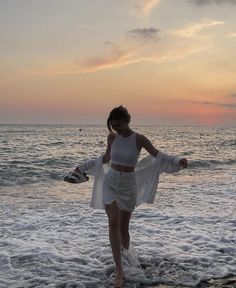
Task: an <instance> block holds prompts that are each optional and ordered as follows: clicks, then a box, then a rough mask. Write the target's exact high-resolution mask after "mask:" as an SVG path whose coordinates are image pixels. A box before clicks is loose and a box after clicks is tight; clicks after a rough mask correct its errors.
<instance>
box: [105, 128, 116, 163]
mask: <svg viewBox="0 0 236 288" xmlns="http://www.w3.org/2000/svg"><path fill="white" fill-rule="evenodd" d="M114 137H115V135H114V134H112V133H110V134H109V135H108V136H107V150H106V152H105V154H104V156H103V159H102V163H103V164H105V163H107V162H109V161H110V160H111V156H110V153H111V144H112V142H113V140H114Z"/></svg>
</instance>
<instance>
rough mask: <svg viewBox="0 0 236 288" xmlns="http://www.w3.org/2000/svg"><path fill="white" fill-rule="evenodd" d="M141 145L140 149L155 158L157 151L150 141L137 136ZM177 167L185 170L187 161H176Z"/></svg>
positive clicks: (183, 159)
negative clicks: (143, 149)
mask: <svg viewBox="0 0 236 288" xmlns="http://www.w3.org/2000/svg"><path fill="white" fill-rule="evenodd" d="M139 136H140V139H141V143H142V146H141V148H142V147H144V148H145V149H146V150H147V152H148V153H149V154H151V155H152V156H153V157H155V158H156V156H157V154H158V150H157V149H156V148H155V147H154V146H153V145H152V143H151V141H150V140H149V139H148V138H146V137H145V136H144V135H139ZM178 165H179V166H181V167H182V168H186V167H187V166H188V160H187V159H186V158H181V159H179V161H178Z"/></svg>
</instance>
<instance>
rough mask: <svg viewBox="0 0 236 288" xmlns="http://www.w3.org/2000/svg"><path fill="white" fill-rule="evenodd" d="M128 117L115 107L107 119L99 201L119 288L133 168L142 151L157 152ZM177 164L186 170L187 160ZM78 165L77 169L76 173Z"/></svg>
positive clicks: (132, 203) (130, 209)
mask: <svg viewBox="0 0 236 288" xmlns="http://www.w3.org/2000/svg"><path fill="white" fill-rule="evenodd" d="M130 120H131V117H130V115H129V113H128V111H127V109H126V108H124V107H123V106H119V107H116V108H114V109H113V110H112V111H111V112H110V115H109V117H108V119H107V127H108V129H109V131H110V134H109V135H108V137H107V149H106V152H105V154H104V155H103V158H102V162H103V164H104V163H108V162H110V163H111V164H110V169H109V171H108V172H107V173H106V174H105V176H104V179H103V186H102V198H103V203H104V206H105V210H106V214H107V216H108V223H109V239H110V244H111V248H112V254H113V258H114V262H115V267H116V277H115V280H114V286H115V287H122V285H123V278H124V272H123V268H122V264H121V250H122V249H127V250H128V249H129V244H130V235H129V222H130V218H131V214H132V212H133V210H134V208H135V206H136V200H137V185H136V177H135V172H134V170H135V166H136V164H137V161H138V157H139V154H140V151H141V149H142V148H145V149H146V150H147V152H148V153H149V154H150V155H152V156H153V157H154V158H156V157H157V155H158V153H159V152H158V150H157V149H156V148H155V147H154V146H153V145H152V143H151V142H150V141H149V140H148V139H147V138H146V137H145V136H144V135H141V134H138V133H135V132H134V131H133V130H132V129H131V128H130V127H129V123H130ZM178 165H179V166H182V168H185V167H187V160H186V159H185V158H182V159H180V160H178ZM79 168H80V166H78V168H77V171H78V170H79Z"/></svg>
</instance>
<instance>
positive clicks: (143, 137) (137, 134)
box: [135, 132, 146, 142]
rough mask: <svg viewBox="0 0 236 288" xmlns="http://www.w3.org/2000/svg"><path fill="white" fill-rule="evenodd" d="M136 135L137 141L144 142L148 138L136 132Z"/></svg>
mask: <svg viewBox="0 0 236 288" xmlns="http://www.w3.org/2000/svg"><path fill="white" fill-rule="evenodd" d="M135 135H136V140H137V141H141V142H142V141H143V140H144V139H145V138H146V137H145V136H144V135H143V134H140V133H137V132H135Z"/></svg>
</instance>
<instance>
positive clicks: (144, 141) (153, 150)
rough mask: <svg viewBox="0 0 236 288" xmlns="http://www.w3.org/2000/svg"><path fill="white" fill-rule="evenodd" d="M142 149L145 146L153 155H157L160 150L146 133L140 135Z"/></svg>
mask: <svg viewBox="0 0 236 288" xmlns="http://www.w3.org/2000/svg"><path fill="white" fill-rule="evenodd" d="M138 142H139V143H140V144H139V146H140V150H141V149H142V148H144V149H145V150H146V151H147V152H148V153H149V154H151V155H152V156H153V157H155V158H156V157H157V154H158V150H157V149H156V148H155V147H154V146H153V145H152V143H151V141H150V140H149V139H148V138H147V137H145V136H144V135H139V141H138Z"/></svg>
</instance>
